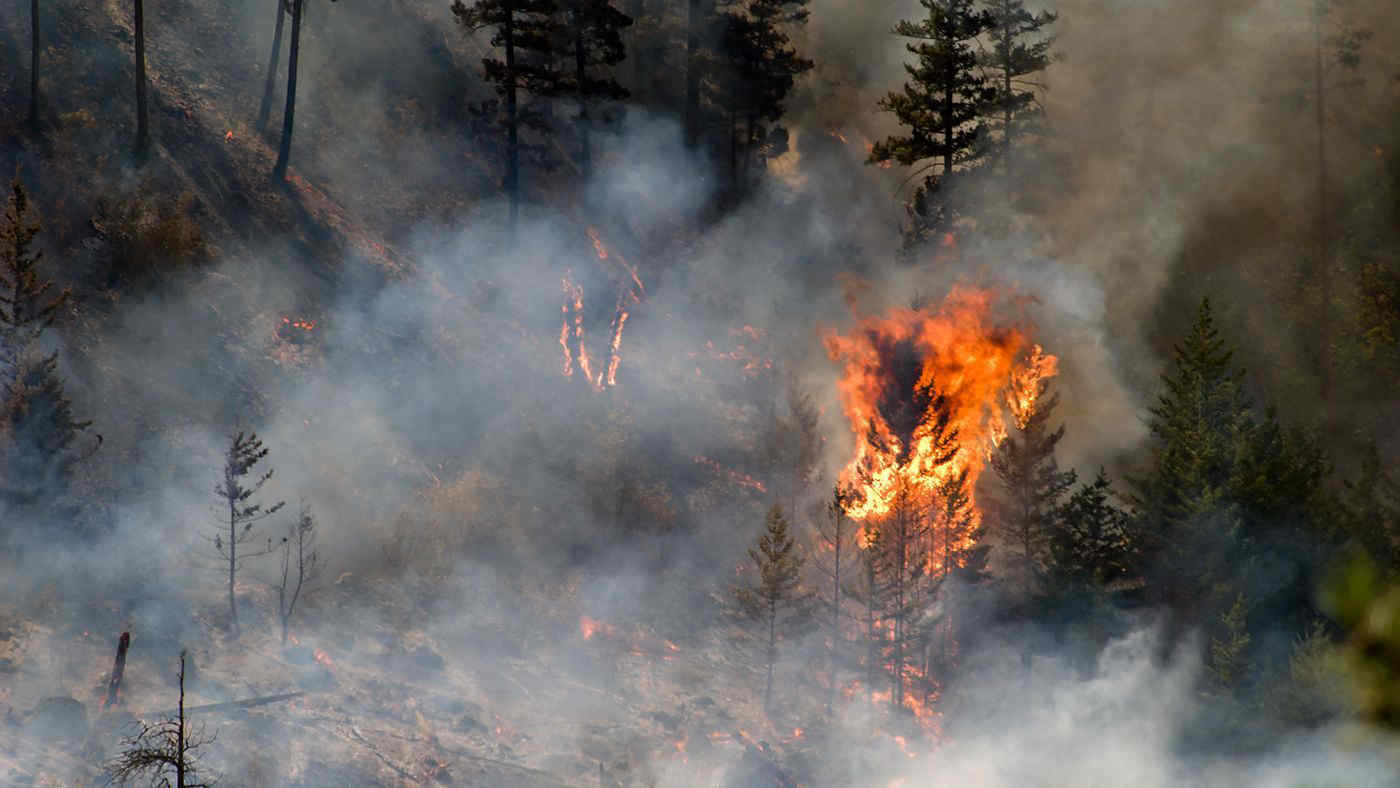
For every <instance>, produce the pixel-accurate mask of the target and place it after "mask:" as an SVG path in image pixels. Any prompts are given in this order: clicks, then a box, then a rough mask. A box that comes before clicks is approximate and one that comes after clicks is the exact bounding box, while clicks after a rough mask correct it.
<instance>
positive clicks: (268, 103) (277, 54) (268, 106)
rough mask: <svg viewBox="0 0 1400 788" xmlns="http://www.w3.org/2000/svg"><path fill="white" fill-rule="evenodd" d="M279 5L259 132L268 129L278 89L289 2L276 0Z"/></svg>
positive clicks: (269, 57) (273, 30)
mask: <svg viewBox="0 0 1400 788" xmlns="http://www.w3.org/2000/svg"><path fill="white" fill-rule="evenodd" d="M274 2H275V3H276V4H277V22H276V23H275V25H274V27H273V29H272V54H271V55H269V56H268V63H267V77H266V78H265V79H264V80H263V94H262V101H261V102H260V103H259V104H258V119H257V121H256V123H255V127H256V128H257V130H258V131H263V130H264V129H266V128H267V118H268V115H270V114H271V113H272V94H273V92H274V91H275V90H276V87H277V64H278V62H279V61H280V60H281V57H282V24H283V22H285V21H286V19H287V10H288V9H287V0H274Z"/></svg>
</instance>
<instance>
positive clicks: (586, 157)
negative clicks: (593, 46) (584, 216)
mask: <svg viewBox="0 0 1400 788" xmlns="http://www.w3.org/2000/svg"><path fill="white" fill-rule="evenodd" d="M578 13H579V12H577V11H575V16H574V20H575V25H576V26H577V27H576V29H575V30H574V68H575V69H576V70H577V72H578V77H577V79H578V129H579V141H580V143H581V145H582V150H580V152H579V169H580V171H582V173H583V177H584V178H585V179H587V178H589V177H590V176H592V175H593V150H592V147H591V146H590V140H589V123H590V121H591V119H590V118H589V117H588V88H587V85H588V61H587V58H586V57H585V54H586V53H585V52H584V47H583V24H582V21H581V20H579V18H578Z"/></svg>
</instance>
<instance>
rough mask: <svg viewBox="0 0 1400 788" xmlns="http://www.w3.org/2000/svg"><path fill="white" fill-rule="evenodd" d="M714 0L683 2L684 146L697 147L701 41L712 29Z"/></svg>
mask: <svg viewBox="0 0 1400 788" xmlns="http://www.w3.org/2000/svg"><path fill="white" fill-rule="evenodd" d="M714 18H715V0H687V2H686V22H685V117H684V121H685V146H686V148H689V149H690V150H695V148H696V147H697V146H698V145H699V144H700V128H701V126H702V125H703V120H702V118H701V116H700V86H701V81H702V80H703V78H704V71H705V67H706V64H705V55H704V49H703V46H702V45H703V43H704V39H705V38H707V37H708V36H709V33H710V31H711V29H712V28H713V26H714Z"/></svg>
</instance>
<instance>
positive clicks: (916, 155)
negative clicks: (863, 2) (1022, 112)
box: [869, 0, 989, 245]
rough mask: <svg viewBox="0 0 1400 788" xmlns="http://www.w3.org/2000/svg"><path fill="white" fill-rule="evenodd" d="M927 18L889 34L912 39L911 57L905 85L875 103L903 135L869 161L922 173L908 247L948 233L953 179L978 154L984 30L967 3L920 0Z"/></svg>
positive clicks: (953, 213) (982, 18)
mask: <svg viewBox="0 0 1400 788" xmlns="http://www.w3.org/2000/svg"><path fill="white" fill-rule="evenodd" d="M920 3H921V4H922V5H923V7H924V8H926V9H927V10H928V17H927V18H925V19H923V20H920V21H918V22H912V21H908V20H905V21H901V22H900V23H899V24H898V25H897V26H896V27H895V31H894V32H895V34H896V35H899V36H902V37H904V38H911V39H914V40H915V41H916V42H917V43H913V44H908V45H906V48H907V49H908V51H909V52H910V54H912V55H915V56H916V58H917V60H916V62H915V63H912V64H905V67H904V68H905V71H907V72H908V73H909V76H910V77H911V81H909V82H906V83H905V84H904V87H903V89H902V90H901V91H899V92H894V93H890V94H888V95H887V96H885V98H883V99H881V100H880V108H881V109H882V110H885V111H886V112H892V113H894V115H895V117H896V118H897V119H898V120H899V123H900V125H902V126H905V127H907V129H908V133H907V134H905V135H897V136H892V137H889V138H886V139H884V140H881V141H880V142H878V143H876V144H875V145H874V147H873V148H872V149H871V152H870V158H869V161H870V162H884V161H890V160H894V161H897V162H899V163H900V164H903V165H905V166H909V167H914V168H915V169H914V171H913V172H912V173H911V174H910V176H909V177H910V180H913V179H914V178H918V177H920V176H923V182H922V184H921V185H920V186H919V187H918V189H917V190H916V192H915V195H914V200H913V201H912V202H911V205H910V217H911V220H912V226H911V227H909V228H908V230H907V232H906V236H907V241H908V243H909V244H910V245H917V244H918V243H920V242H922V241H924V240H927V239H928V238H929V237H930V236H931V235H933V234H934V233H937V232H942V231H947V230H949V229H950V228H951V227H952V226H953V224H954V223H955V222H956V221H957V218H958V211H957V208H956V205H955V203H954V201H953V194H952V191H953V187H954V182H955V180H956V176H957V175H958V174H959V173H960V172H963V171H965V170H967V169H970V168H972V167H974V166H976V165H977V164H978V163H979V162H980V159H981V158H982V156H983V153H984V149H983V146H982V145H981V142H980V139H981V136H982V133H983V129H982V118H983V116H984V114H985V111H986V105H987V100H988V88H987V85H986V83H985V81H984V79H983V76H982V72H981V70H980V67H979V64H978V62H977V52H976V50H975V49H974V47H975V43H976V40H977V38H978V37H979V36H981V35H982V34H983V33H984V32H986V30H987V27H988V25H989V20H988V18H987V15H986V14H985V13H982V12H980V11H978V10H976V9H975V8H974V7H973V0H920Z"/></svg>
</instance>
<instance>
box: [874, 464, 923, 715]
mask: <svg viewBox="0 0 1400 788" xmlns="http://www.w3.org/2000/svg"><path fill="white" fill-rule="evenodd" d="M881 529H882V531H883V538H882V540H881V541H882V545H881V546H882V547H883V550H882V552H881V553H880V554H878V555H877V556H876V564H875V566H876V571H875V575H876V579H877V580H878V582H879V583H880V585H881V586H882V587H883V593H882V596H883V597H884V601H885V607H884V610H883V611H881V613H882V614H881V618H883V619H884V620H885V621H887V622H888V626H889V638H888V642H887V646H886V653H885V654H884V655H883V657H884V664H885V665H886V666H887V669H888V670H889V674H890V682H891V686H892V691H891V693H890V703H891V705H892V706H893V707H894V708H895V709H896V710H898V709H900V708H901V707H903V706H904V697H905V690H906V689H907V688H908V681H909V674H910V673H911V672H912V671H911V666H912V665H914V664H915V657H916V656H917V654H918V652H919V646H920V644H922V643H924V642H925V641H926V635H927V633H926V632H925V629H924V627H923V623H924V622H923V611H924V609H925V607H926V606H927V604H928V602H929V596H930V593H929V592H930V589H929V582H930V579H931V578H930V575H929V572H928V565H927V555H928V543H929V539H930V538H931V529H930V523H929V517H928V502H927V501H926V500H925V496H923V495H922V494H920V491H919V490H918V489H916V488H915V487H914V485H913V484H911V483H910V482H909V480H908V479H907V478H905V477H904V476H903V475H901V476H900V477H899V479H898V481H897V482H896V484H895V489H894V497H893V499H892V500H891V502H890V510H889V513H888V514H887V515H886V516H885V517H884V518H883V521H882V523H881Z"/></svg>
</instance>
